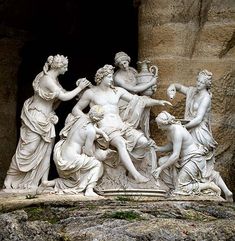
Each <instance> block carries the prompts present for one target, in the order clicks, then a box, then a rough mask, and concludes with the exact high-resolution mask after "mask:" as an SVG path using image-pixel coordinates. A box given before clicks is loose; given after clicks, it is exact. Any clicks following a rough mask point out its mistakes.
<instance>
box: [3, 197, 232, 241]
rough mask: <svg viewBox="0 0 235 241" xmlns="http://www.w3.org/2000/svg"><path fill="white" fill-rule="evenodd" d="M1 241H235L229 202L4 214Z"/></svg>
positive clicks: (34, 208) (81, 206)
mask: <svg viewBox="0 0 235 241" xmlns="http://www.w3.org/2000/svg"><path fill="white" fill-rule="evenodd" d="M0 230H1V232H0V240H1V241H34V240H35V241H44V240H47V241H145V240H146V241H147V240H148V241H161V240H164V241H172V240H178V241H180V240H184V241H186V240H187V241H191V240H192V241H202V240H211V241H223V240H229V241H233V240H235V207H234V204H229V203H225V202H213V203H212V202H208V201H207V202H202V201H200V202H196V201H195V202H184V201H171V202H169V201H158V202H141V201H133V200H131V199H128V198H123V197H119V198H116V199H113V200H109V199H108V200H107V199H106V200H93V201H82V202H79V201H77V202H73V203H72V202H67V203H66V202H64V203H63V204H61V203H60V205H59V203H58V202H55V203H54V204H52V203H51V204H50V205H43V204H41V205H31V206H28V207H23V208H22V209H18V210H11V211H10V210H8V211H6V212H4V210H2V213H1V214H0Z"/></svg>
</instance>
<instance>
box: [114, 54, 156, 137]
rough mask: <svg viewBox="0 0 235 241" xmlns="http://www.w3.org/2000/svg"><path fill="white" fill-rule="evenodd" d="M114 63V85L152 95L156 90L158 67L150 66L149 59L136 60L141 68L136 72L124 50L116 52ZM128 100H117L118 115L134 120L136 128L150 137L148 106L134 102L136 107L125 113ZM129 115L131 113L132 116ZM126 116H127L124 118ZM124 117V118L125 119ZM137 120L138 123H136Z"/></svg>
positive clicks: (133, 91) (135, 92) (140, 93)
mask: <svg viewBox="0 0 235 241" xmlns="http://www.w3.org/2000/svg"><path fill="white" fill-rule="evenodd" d="M114 61H115V65H116V66H117V67H118V69H117V70H116V72H115V73H114V76H113V79H114V85H115V86H119V87H122V88H124V89H126V90H127V91H129V92H130V93H133V94H138V95H143V96H152V95H153V94H154V93H155V91H156V87H157V86H156V84H157V75H158V68H157V66H150V67H149V68H148V64H149V63H150V61H147V60H145V61H138V62H137V63H138V64H139V65H140V66H141V70H140V72H139V73H138V71H137V70H136V69H134V68H133V67H130V66H129V64H130V61H131V58H130V56H128V55H127V54H126V53H125V52H118V53H116V55H115V58H114ZM128 104H129V102H126V101H124V100H120V101H119V109H120V115H121V117H122V119H123V120H124V121H128V122H131V121H132V122H134V125H135V127H136V128H139V129H141V130H142V131H143V132H144V134H145V136H146V137H147V138H150V130H149V129H150V128H149V120H150V107H146V106H143V105H141V103H136V104H135V106H136V108H135V109H133V110H132V111H131V112H128V113H127V110H126V109H127V108H128ZM131 115H133V117H132V118H130V117H131ZM126 117H128V118H126ZM125 118H126V119H125ZM137 120H138V124H137Z"/></svg>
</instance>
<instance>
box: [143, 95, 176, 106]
mask: <svg viewBox="0 0 235 241" xmlns="http://www.w3.org/2000/svg"><path fill="white" fill-rule="evenodd" d="M154 105H162V106H165V105H170V106H172V104H171V103H170V102H169V101H166V100H155V99H152V98H149V97H148V101H147V104H146V106H149V107H151V106H154Z"/></svg>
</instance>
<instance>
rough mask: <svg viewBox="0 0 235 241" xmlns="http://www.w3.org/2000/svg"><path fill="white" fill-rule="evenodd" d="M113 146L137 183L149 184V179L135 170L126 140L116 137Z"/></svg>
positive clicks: (112, 142)
mask: <svg viewBox="0 0 235 241" xmlns="http://www.w3.org/2000/svg"><path fill="white" fill-rule="evenodd" d="M111 144H112V145H113V146H115V147H116V148H117V150H118V154H119V156H120V159H121V161H122V163H123V164H124V166H125V167H126V169H127V170H128V171H129V172H130V173H131V175H132V176H133V177H134V179H135V180H136V182H137V183H144V182H148V181H149V179H148V178H146V177H144V176H143V175H141V174H140V173H139V172H138V171H137V170H136V168H135V166H134V165H133V163H132V160H131V158H130V156H129V154H128V152H127V149H126V144H125V140H124V139H123V138H122V137H121V136H117V137H115V138H114V139H113V140H112V141H111Z"/></svg>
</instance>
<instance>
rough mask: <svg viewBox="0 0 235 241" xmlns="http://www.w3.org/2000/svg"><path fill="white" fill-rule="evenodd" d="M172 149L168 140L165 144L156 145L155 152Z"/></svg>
mask: <svg viewBox="0 0 235 241" xmlns="http://www.w3.org/2000/svg"><path fill="white" fill-rule="evenodd" d="M172 149H173V146H172V143H171V142H169V143H168V144H166V145H165V146H157V148H156V151H157V152H167V151H172Z"/></svg>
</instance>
